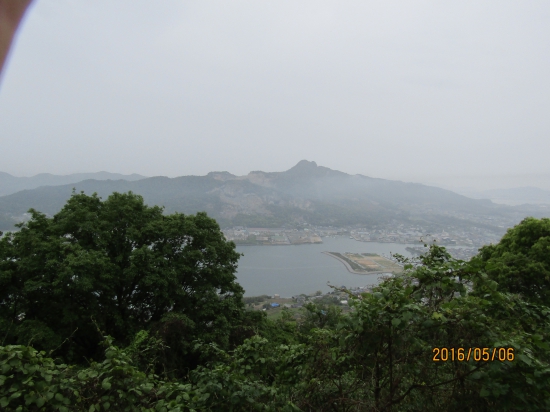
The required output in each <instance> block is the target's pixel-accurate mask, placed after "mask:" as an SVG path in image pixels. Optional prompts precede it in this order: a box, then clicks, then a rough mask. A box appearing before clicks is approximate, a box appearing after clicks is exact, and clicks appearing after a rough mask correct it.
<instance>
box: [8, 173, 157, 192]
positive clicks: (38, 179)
mask: <svg viewBox="0 0 550 412" xmlns="http://www.w3.org/2000/svg"><path fill="white" fill-rule="evenodd" d="M145 178H146V176H141V175H138V174H135V173H133V174H131V175H123V174H120V173H109V172H96V173H73V174H70V175H53V174H50V173H40V174H38V175H35V176H32V177H17V176H12V175H10V174H9V173H5V172H0V196H6V195H10V194H12V193H16V192H19V191H21V190H28V189H36V188H37V187H40V186H61V185H66V184H71V183H78V182H82V181H83V180H88V179H95V180H120V179H122V180H128V181H136V180H141V179H145Z"/></svg>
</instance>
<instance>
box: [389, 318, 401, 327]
mask: <svg viewBox="0 0 550 412" xmlns="http://www.w3.org/2000/svg"><path fill="white" fill-rule="evenodd" d="M400 323H401V319H399V318H393V319H392V321H391V324H392V325H393V326H398V325H399V324H400Z"/></svg>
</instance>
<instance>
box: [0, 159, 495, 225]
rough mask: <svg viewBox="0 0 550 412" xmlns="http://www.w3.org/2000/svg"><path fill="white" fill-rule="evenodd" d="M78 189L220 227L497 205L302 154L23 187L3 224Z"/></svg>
mask: <svg viewBox="0 0 550 412" xmlns="http://www.w3.org/2000/svg"><path fill="white" fill-rule="evenodd" d="M0 185H1V183H0ZM73 188H75V189H76V191H77V192H79V191H84V192H85V193H87V194H91V193H94V192H97V193H98V195H99V196H101V197H103V198H106V197H107V196H109V195H110V194H111V193H112V192H114V191H117V192H127V191H132V192H134V193H138V194H140V195H142V196H143V197H144V200H145V202H146V203H147V204H149V205H162V206H164V207H165V209H166V212H168V213H172V212H182V213H186V214H190V213H196V212H198V211H206V212H207V213H208V214H209V215H210V216H212V217H214V218H215V219H217V220H218V222H219V223H220V225H221V226H229V225H239V226H240V225H244V226H252V227H262V226H263V227H266V226H271V227H274V226H281V225H285V224H301V223H310V224H316V225H334V226H346V225H354V224H361V225H372V224H377V223H383V222H388V221H390V220H392V219H394V220H395V219H397V220H411V219H412V220H418V219H420V220H424V221H426V220H429V221H434V222H436V221H449V219H451V220H452V219H455V220H456V218H453V217H450V214H449V212H453V213H454V214H455V215H461V214H464V215H468V214H486V215H490V214H492V213H494V212H495V210H496V209H498V207H497V206H496V205H494V204H493V203H491V202H490V201H489V200H476V199H470V198H467V197H465V196H462V195H459V194H457V193H454V192H451V191H449V190H445V189H440V188H436V187H431V186H426V185H422V184H418V183H405V182H401V181H393V180H385V179H377V178H371V177H367V176H362V175H349V174H347V173H344V172H341V171H337V170H332V169H329V168H327V167H323V166H318V165H317V164H316V163H315V162H310V161H307V160H302V161H300V162H299V163H298V164H296V165H295V166H294V167H292V168H291V169H289V170H287V171H284V172H262V171H253V172H250V173H249V174H248V175H246V176H235V175H233V174H231V173H228V172H210V173H208V174H207V175H206V176H181V177H176V178H168V177H150V178H144V179H140V180H135V181H129V180H90V179H88V180H84V181H81V182H75V183H73V182H71V183H70V184H66V185H59V186H43V187H39V188H35V189H32V190H24V191H20V192H17V193H13V194H11V195H9V196H2V197H0V229H2V228H3V229H7V228H8V227H6V226H10V227H12V225H13V219H20V218H21V216H22V215H23V214H24V213H25V212H26V211H27V210H28V209H29V208H31V207H32V208H35V209H36V210H39V211H41V212H44V213H47V214H50V215H53V214H55V213H56V212H58V211H59V210H60V209H61V208H62V207H63V205H64V204H65V202H66V201H67V199H68V198H69V197H70V196H71V193H72V190H73ZM2 222H4V223H2Z"/></svg>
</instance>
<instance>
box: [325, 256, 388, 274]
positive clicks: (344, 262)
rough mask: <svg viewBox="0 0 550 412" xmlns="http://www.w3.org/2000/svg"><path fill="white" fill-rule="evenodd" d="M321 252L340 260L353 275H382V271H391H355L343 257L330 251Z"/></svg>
mask: <svg viewBox="0 0 550 412" xmlns="http://www.w3.org/2000/svg"><path fill="white" fill-rule="evenodd" d="M321 253H323V254H324V255H327V256H330V257H332V258H334V259H336V260H338V261H340V262H342V263H343V264H344V266H345V267H346V269H347V270H348V272H350V273H353V274H355V275H382V274H384V273H391V272H388V271H387V270H386V271H377V272H368V273H365V272H357V271H355V270H353V268H352V267H351V266H350V265H349V263H348V262H346V261H345V260H344V259H341V258H339V257H338V256H335V255H333V254H332V253H330V252H321Z"/></svg>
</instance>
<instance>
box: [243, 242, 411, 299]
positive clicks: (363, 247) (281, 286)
mask: <svg viewBox="0 0 550 412" xmlns="http://www.w3.org/2000/svg"><path fill="white" fill-rule="evenodd" d="M407 246H418V244H415V245H403V244H397V243H376V242H358V241H356V240H353V239H349V238H347V237H336V238H323V243H322V244H317V245H296V246H292V245H289V246H238V247H237V251H238V252H239V253H243V254H244V256H242V257H241V259H240V260H239V268H238V270H237V281H238V282H239V283H240V284H241V285H242V287H243V288H244V289H245V295H246V296H258V295H264V294H265V295H273V294H275V293H278V294H279V295H281V296H283V297H291V296H293V295H298V294H300V293H306V294H309V293H313V292H315V291H316V290H321V291H323V292H328V291H329V290H330V288H329V287H328V286H327V282H330V284H332V285H336V286H342V285H344V286H346V287H353V286H366V285H372V284H375V283H378V282H379V280H378V278H379V277H380V275H356V274H353V273H350V272H348V270H347V269H346V268H345V266H344V265H343V264H342V263H340V262H339V261H338V260H336V259H334V258H332V257H330V256H327V255H324V254H322V253H321V252H339V253H343V252H355V253H357V252H358V253H378V254H379V255H386V256H389V254H390V253H400V254H402V255H404V256H411V254H410V253H409V252H407V251H406V250H405V248H406V247H407Z"/></svg>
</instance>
